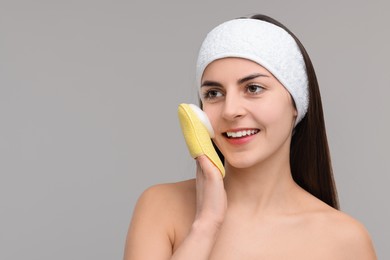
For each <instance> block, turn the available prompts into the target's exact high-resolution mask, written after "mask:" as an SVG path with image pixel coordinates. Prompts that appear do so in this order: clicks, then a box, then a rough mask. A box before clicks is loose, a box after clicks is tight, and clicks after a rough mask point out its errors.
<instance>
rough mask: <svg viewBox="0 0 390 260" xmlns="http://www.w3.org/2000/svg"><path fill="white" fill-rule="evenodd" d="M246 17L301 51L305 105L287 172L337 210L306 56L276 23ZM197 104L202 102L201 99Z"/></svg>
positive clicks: (321, 118)
mask: <svg viewBox="0 0 390 260" xmlns="http://www.w3.org/2000/svg"><path fill="white" fill-rule="evenodd" d="M241 18H245V17H241ZM246 18H248V17H246ZM249 19H258V20H262V21H265V22H269V23H272V24H274V25H277V26H279V27H281V28H283V29H284V30H285V31H287V32H288V33H289V34H290V35H291V36H292V37H293V38H294V39H295V41H296V42H297V44H298V46H299V49H300V50H301V53H302V55H303V58H304V61H305V64H306V72H307V76H308V81H309V107H308V111H307V114H306V115H305V117H304V118H303V119H302V120H301V121H300V122H299V124H298V125H297V126H296V127H295V129H294V134H293V136H292V139H291V147H290V165H291V173H292V177H293V179H294V181H295V182H296V183H297V184H298V185H299V186H301V187H302V188H303V189H305V190H306V191H308V192H309V193H311V194H312V195H314V196H316V197H317V198H318V199H320V200H322V201H323V202H325V203H327V204H328V205H329V206H331V207H333V208H336V209H339V202H338V197H337V191H336V185H335V182H334V178H333V171H332V163H331V159H330V152H329V146H328V139H327V137H326V130H325V121H324V115H323V110H322V102H321V95H320V90H319V86H318V81H317V76H316V74H315V71H314V67H313V64H312V62H311V60H310V57H309V55H308V54H307V52H306V50H305V48H304V47H303V45H302V43H301V42H300V41H299V39H298V38H297V37H296V36H295V35H294V34H293V33H292V32H291V31H290V30H289V29H287V28H286V27H285V26H284V25H283V24H281V23H280V22H278V21H276V20H275V19H273V18H271V17H269V16H266V15H261V14H256V15H253V16H251V17H249ZM200 104H201V105H202V103H201V101H200ZM214 147H215V149H216V151H217V153H218V155H219V157H220V158H221V160H222V162H223V161H224V156H223V154H222V153H221V152H220V151H219V149H218V148H217V146H216V145H214Z"/></svg>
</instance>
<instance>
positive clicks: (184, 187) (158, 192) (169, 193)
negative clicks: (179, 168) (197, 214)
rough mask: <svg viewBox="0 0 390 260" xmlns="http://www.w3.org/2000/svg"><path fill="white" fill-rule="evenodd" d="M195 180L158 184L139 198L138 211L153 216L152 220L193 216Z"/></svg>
mask: <svg viewBox="0 0 390 260" xmlns="http://www.w3.org/2000/svg"><path fill="white" fill-rule="evenodd" d="M195 203H196V188H195V180H194V179H191V180H186V181H181V182H175V183H163V184H156V185H153V186H151V187H149V188H147V189H146V190H145V191H144V192H143V193H142V194H141V196H140V197H139V199H138V202H137V205H136V210H140V211H143V212H147V213H148V214H151V215H150V216H151V217H152V218H159V219H160V220H161V218H167V219H175V218H176V219H177V217H178V216H180V215H179V214H185V213H187V214H191V213H192V212H193V211H194V209H195V206H196V205H195Z"/></svg>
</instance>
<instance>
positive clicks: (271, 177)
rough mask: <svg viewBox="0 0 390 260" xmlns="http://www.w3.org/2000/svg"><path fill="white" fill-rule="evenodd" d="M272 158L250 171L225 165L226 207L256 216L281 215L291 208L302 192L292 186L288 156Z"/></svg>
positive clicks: (297, 187) (294, 185)
mask: <svg viewBox="0 0 390 260" xmlns="http://www.w3.org/2000/svg"><path fill="white" fill-rule="evenodd" d="M285 157H287V158H273V159H271V158H270V159H269V160H266V161H264V162H261V163H259V164H257V165H254V166H252V167H250V168H245V169H240V168H235V167H234V166H232V165H230V164H229V163H228V162H226V163H225V168H226V177H225V180H224V181H225V188H226V193H227V196H228V206H229V207H241V206H242V205H244V207H245V208H246V209H249V210H250V211H256V212H261V213H264V212H269V213H278V212H279V213H281V211H291V210H292V208H294V204H295V203H296V201H294V198H296V196H297V195H298V194H301V193H302V189H301V188H300V187H299V186H298V185H297V184H296V183H295V182H294V180H293V178H292V175H291V169H290V163H289V158H288V156H285Z"/></svg>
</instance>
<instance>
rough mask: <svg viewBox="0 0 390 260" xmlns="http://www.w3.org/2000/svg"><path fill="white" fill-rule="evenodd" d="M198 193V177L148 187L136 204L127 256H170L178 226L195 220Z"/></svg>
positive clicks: (127, 244) (128, 235)
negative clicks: (196, 185) (151, 246)
mask: <svg viewBox="0 0 390 260" xmlns="http://www.w3.org/2000/svg"><path fill="white" fill-rule="evenodd" d="M195 193H196V192H195V181H194V180H188V181H183V182H177V183H168V184H158V185H154V186H152V187H149V188H148V189H146V190H145V191H144V192H143V193H142V194H141V196H140V197H139V199H138V201H137V204H136V206H135V208H134V212H133V216H132V219H131V222H130V226H129V231H128V234H127V238H126V247H125V257H124V259H167V258H169V257H170V256H171V255H172V248H173V245H174V244H175V241H176V240H177V238H176V237H177V230H178V227H182V226H185V227H186V226H189V224H187V223H191V222H190V221H191V220H192V219H191V217H192V215H193V214H194V213H193V212H194V211H195V201H196V200H195V199H196V196H195ZM150 245H153V250H150Z"/></svg>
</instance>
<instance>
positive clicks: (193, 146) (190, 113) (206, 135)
mask: <svg viewBox="0 0 390 260" xmlns="http://www.w3.org/2000/svg"><path fill="white" fill-rule="evenodd" d="M178 114H179V120H180V126H181V130H182V131H183V135H184V138H185V140H186V143H187V147H188V150H189V151H190V154H191V156H192V157H193V158H196V157H198V156H200V155H203V154H204V155H206V156H207V157H208V158H209V159H210V161H211V162H212V163H213V164H214V165H215V166H217V168H218V169H219V171H220V172H221V174H222V177H225V168H224V167H223V164H222V162H221V160H220V159H219V156H218V154H217V152H216V151H215V149H214V147H213V144H212V142H211V139H210V138H212V137H214V131H213V129H212V127H211V124H210V121H209V120H208V118H207V115H206V114H205V113H204V112H203V111H202V110H201V109H200V108H199V107H197V106H196V105H193V104H180V105H179V108H178Z"/></svg>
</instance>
